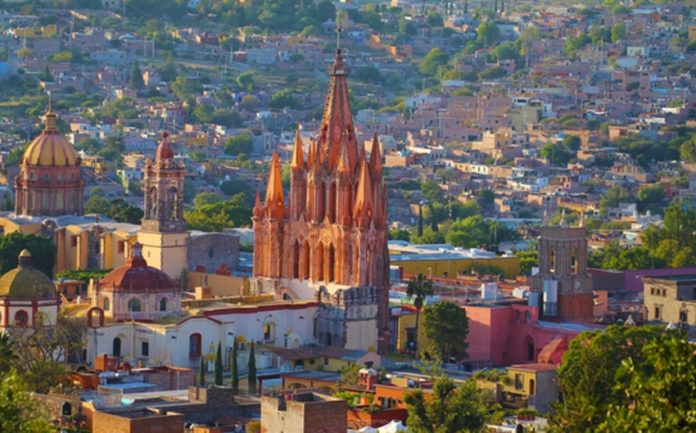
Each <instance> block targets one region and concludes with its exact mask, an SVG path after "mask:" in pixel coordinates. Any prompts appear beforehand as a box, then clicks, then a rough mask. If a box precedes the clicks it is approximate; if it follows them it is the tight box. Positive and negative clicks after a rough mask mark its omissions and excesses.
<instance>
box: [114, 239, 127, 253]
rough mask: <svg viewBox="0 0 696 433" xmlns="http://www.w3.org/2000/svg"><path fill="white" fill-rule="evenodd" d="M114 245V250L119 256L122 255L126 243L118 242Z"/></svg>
mask: <svg viewBox="0 0 696 433" xmlns="http://www.w3.org/2000/svg"><path fill="white" fill-rule="evenodd" d="M116 245H117V246H116V250H117V251H118V252H119V254H123V251H124V250H125V249H126V243H125V242H124V241H118V243H117V244H116Z"/></svg>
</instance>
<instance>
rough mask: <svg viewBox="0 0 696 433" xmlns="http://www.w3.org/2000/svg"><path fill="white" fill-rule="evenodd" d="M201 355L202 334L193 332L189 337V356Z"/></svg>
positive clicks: (196, 356) (197, 356)
mask: <svg viewBox="0 0 696 433" xmlns="http://www.w3.org/2000/svg"><path fill="white" fill-rule="evenodd" d="M200 356H201V334H199V333H195V334H191V336H190V337H189V358H199V357H200Z"/></svg>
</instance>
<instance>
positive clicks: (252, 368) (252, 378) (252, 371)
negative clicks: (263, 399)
mask: <svg viewBox="0 0 696 433" xmlns="http://www.w3.org/2000/svg"><path fill="white" fill-rule="evenodd" d="M247 368H248V371H249V374H248V377H249V394H256V356H255V355H254V343H253V342H252V343H251V352H249V365H248V367H247Z"/></svg>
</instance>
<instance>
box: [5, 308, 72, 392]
mask: <svg viewBox="0 0 696 433" xmlns="http://www.w3.org/2000/svg"><path fill="white" fill-rule="evenodd" d="M49 325H52V326H49ZM85 330H86V327H85V324H84V322H83V320H79V319H73V318H69V317H67V316H65V315H63V314H59V315H58V317H57V318H56V322H55V323H50V322H49V321H48V317H47V316H45V315H43V314H39V315H37V317H36V320H35V322H34V323H33V324H32V326H31V327H30V328H14V329H11V330H8V331H7V332H9V334H10V338H11V339H12V341H13V342H14V344H15V347H21V348H22V350H17V351H15V353H16V355H17V357H16V361H15V365H14V369H15V370H16V371H17V373H18V374H20V375H21V377H22V379H23V380H24V381H25V383H26V384H27V386H28V387H29V388H30V389H31V390H32V391H35V392H40V393H46V392H48V391H50V390H53V389H54V388H56V387H57V386H58V385H61V384H62V383H63V381H64V380H65V375H66V373H67V369H66V367H65V364H64V360H72V361H74V362H81V361H83V360H81V357H82V350H83V349H84V342H83V337H84V333H85Z"/></svg>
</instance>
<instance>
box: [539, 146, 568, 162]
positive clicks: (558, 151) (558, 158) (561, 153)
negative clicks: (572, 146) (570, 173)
mask: <svg viewBox="0 0 696 433" xmlns="http://www.w3.org/2000/svg"><path fill="white" fill-rule="evenodd" d="M540 154H541V157H542V158H546V159H548V160H549V161H551V163H552V164H554V165H561V166H564V165H566V164H568V161H570V159H571V158H572V157H573V154H571V153H570V152H568V151H567V150H566V149H565V148H564V147H563V146H562V145H559V144H557V143H551V142H548V143H546V144H544V145H543V146H541V152H540Z"/></svg>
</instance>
